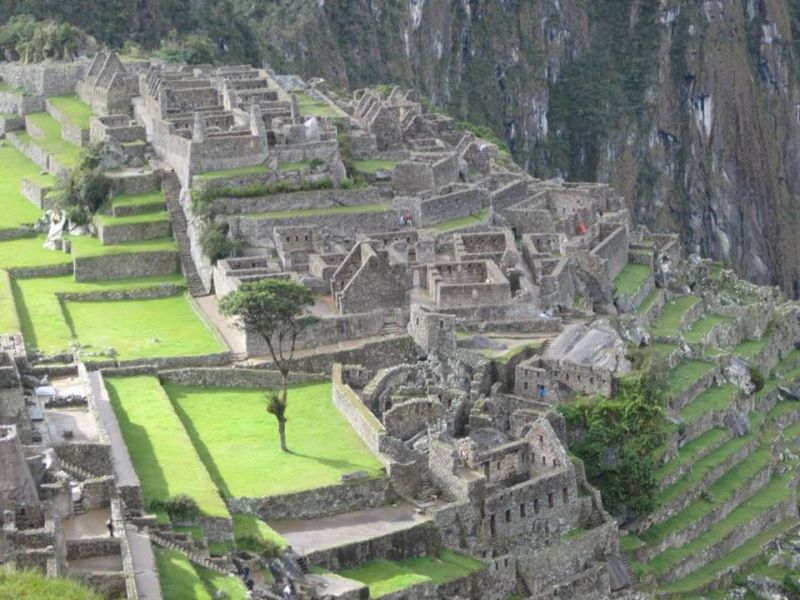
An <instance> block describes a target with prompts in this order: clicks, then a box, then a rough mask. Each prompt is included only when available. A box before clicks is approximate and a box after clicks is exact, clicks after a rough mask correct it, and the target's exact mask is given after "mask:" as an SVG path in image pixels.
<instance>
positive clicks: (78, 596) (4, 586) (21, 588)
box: [0, 569, 102, 600]
mask: <svg viewBox="0 0 800 600" xmlns="http://www.w3.org/2000/svg"><path fill="white" fill-rule="evenodd" d="M0 598H5V599H8V600H12V599H13V600H101V598H102V596H101V595H100V594H98V593H97V592H95V591H94V590H92V589H90V588H89V587H88V586H86V585H84V584H83V583H80V582H78V581H75V580H74V579H68V578H66V577H45V576H44V575H43V574H42V573H40V572H38V571H35V570H30V571H8V572H6V571H4V570H2V569H0Z"/></svg>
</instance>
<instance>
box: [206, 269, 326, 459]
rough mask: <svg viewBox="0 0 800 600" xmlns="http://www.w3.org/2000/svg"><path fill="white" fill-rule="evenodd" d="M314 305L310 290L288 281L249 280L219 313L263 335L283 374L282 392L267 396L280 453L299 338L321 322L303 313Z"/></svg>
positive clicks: (284, 444) (283, 448)
mask: <svg viewBox="0 0 800 600" xmlns="http://www.w3.org/2000/svg"><path fill="white" fill-rule="evenodd" d="M313 303H314V296H313V295H312V293H311V290H310V289H308V288H307V287H305V286H304V285H301V284H299V283H295V282H294V281H290V280H286V279H262V280H259V281H248V282H245V283H243V284H242V285H241V287H240V288H239V289H238V290H237V291H235V292H231V293H230V294H228V295H227V296H225V297H224V298H223V299H222V301H221V302H220V305H219V307H220V311H221V312H222V314H223V315H226V316H237V317H239V318H240V319H241V320H242V323H243V324H244V326H245V327H246V328H248V329H253V330H255V331H257V332H258V333H260V334H261V335H262V336H264V340H265V341H266V342H267V348H269V353H270V356H272V360H273V361H274V363H275V366H276V367H277V368H278V371H279V372H280V374H281V387H282V389H281V393H280V395H279V394H278V393H277V392H272V393H270V394H268V397H267V401H268V405H267V410H268V411H269V412H270V414H272V415H274V416H275V418H276V419H277V421H278V433H279V435H280V438H281V450H283V451H284V452H286V451H288V448H287V447H286V407H287V404H288V394H289V371H290V370H291V367H292V360H293V359H294V350H295V344H296V342H297V336H298V335H300V333H301V332H302V331H303V330H304V329H306V328H307V327H309V326H310V325H312V324H314V323H316V322H317V321H318V319H317V318H316V317H314V316H311V315H306V314H303V309H304V308H305V307H307V306H310V305H311V304H313Z"/></svg>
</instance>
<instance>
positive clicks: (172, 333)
mask: <svg viewBox="0 0 800 600" xmlns="http://www.w3.org/2000/svg"><path fill="white" fill-rule="evenodd" d="M64 312H65V314H66V317H67V323H70V324H71V325H72V329H73V331H74V333H75V337H76V338H77V339H78V341H79V342H80V343H81V345H83V346H87V347H90V348H94V349H104V348H114V350H116V351H117V356H118V358H120V359H123V360H133V359H137V358H149V357H154V356H202V355H204V354H215V353H218V352H224V351H225V350H226V349H227V348H226V347H225V345H224V344H223V343H222V341H220V339H219V338H218V336H217V334H216V333H215V332H213V331H212V330H211V329H210V328H209V327H207V326H206V325H205V323H204V321H202V320H201V319H200V318H199V317H198V315H197V314H196V313H195V311H194V310H193V309H192V307H191V305H190V304H189V301H188V299H187V298H186V297H185V296H183V295H177V296H168V297H166V298H154V299H149V300H113V301H107V302H102V301H87V302H83V301H81V302H75V301H68V302H65V303H64ZM98 323H102V324H103V326H102V327H98V326H97V325H98Z"/></svg>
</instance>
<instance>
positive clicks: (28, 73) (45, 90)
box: [0, 60, 89, 96]
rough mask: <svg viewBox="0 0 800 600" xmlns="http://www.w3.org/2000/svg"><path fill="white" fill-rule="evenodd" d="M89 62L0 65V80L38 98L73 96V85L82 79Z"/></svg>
mask: <svg viewBox="0 0 800 600" xmlns="http://www.w3.org/2000/svg"><path fill="white" fill-rule="evenodd" d="M88 68H89V62H88V61H86V60H79V61H76V62H57V61H45V62H41V63H33V64H24V63H17V62H13V63H0V78H2V79H3V80H5V81H6V82H7V83H9V84H10V85H12V86H14V87H20V88H24V89H25V90H26V91H27V92H28V93H30V94H33V95H39V96H58V95H62V94H74V93H75V84H76V83H77V82H78V81H79V80H81V79H83V77H84V76H85V74H86V70H87V69H88Z"/></svg>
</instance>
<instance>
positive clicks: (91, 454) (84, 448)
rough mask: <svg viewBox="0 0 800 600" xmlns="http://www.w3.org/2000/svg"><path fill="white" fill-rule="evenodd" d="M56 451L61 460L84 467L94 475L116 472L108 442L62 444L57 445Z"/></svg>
mask: <svg viewBox="0 0 800 600" xmlns="http://www.w3.org/2000/svg"><path fill="white" fill-rule="evenodd" d="M55 451H56V454H57V455H58V457H59V458H60V459H61V460H65V461H67V462H68V463H71V464H73V465H77V466H79V467H82V468H84V469H86V470H87V471H89V472H90V473H92V474H93V475H97V476H100V475H111V474H112V473H113V472H114V471H113V465H112V462H111V447H110V446H109V445H108V444H107V443H106V444H93V443H90V442H74V443H71V444H61V445H60V446H56V447H55Z"/></svg>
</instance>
